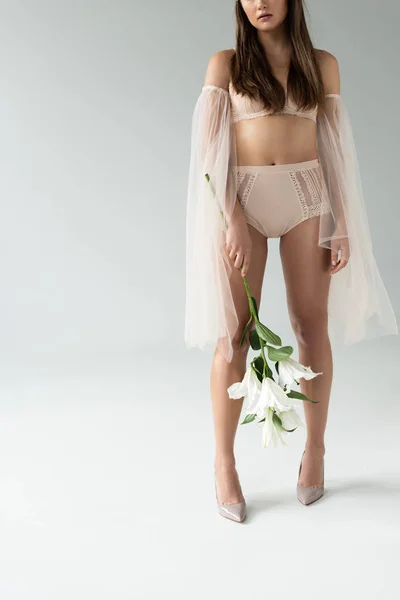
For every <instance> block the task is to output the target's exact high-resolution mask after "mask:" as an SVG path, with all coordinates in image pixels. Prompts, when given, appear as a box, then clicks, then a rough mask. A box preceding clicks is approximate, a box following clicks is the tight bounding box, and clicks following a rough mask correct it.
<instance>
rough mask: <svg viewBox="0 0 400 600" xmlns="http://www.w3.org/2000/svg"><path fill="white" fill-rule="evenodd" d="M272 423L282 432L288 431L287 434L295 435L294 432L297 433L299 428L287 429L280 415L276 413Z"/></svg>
mask: <svg viewBox="0 0 400 600" xmlns="http://www.w3.org/2000/svg"><path fill="white" fill-rule="evenodd" d="M272 421H273V422H274V423H275V425H276V427H278V429H281V430H282V431H286V432H287V433H293V431H296V429H297V427H295V428H294V429H286V428H285V427H284V426H283V425H282V419H281V418H280V417H279V415H277V414H276V412H274V414H273V415H272Z"/></svg>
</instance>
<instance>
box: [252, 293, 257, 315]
mask: <svg viewBox="0 0 400 600" xmlns="http://www.w3.org/2000/svg"><path fill="white" fill-rule="evenodd" d="M251 301H252V303H253V310H254V313H255V315H256V317H257V319H258V308H257V300H256V299H255V298H254V296H251Z"/></svg>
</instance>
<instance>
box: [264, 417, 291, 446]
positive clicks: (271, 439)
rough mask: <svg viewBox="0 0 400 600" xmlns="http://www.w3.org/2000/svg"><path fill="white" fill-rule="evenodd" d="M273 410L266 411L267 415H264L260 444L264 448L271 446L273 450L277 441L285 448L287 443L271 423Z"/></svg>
mask: <svg viewBox="0 0 400 600" xmlns="http://www.w3.org/2000/svg"><path fill="white" fill-rule="evenodd" d="M274 412H275V411H274V410H273V409H272V408H268V409H267V413H266V415H265V422H264V426H263V436H262V443H263V446H264V448H265V447H266V446H273V447H274V448H275V447H276V446H277V442H278V439H279V440H280V441H281V442H282V444H283V445H284V446H287V443H286V442H285V440H284V439H283V437H282V432H281V430H280V429H278V428H277V427H276V425H275V423H274V422H273V416H274Z"/></svg>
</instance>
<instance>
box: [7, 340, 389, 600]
mask: <svg viewBox="0 0 400 600" xmlns="http://www.w3.org/2000/svg"><path fill="white" fill-rule="evenodd" d="M399 358H400V356H399V343H398V339H397V337H394V336H386V337H384V338H381V339H380V340H379V341H378V342H367V343H362V344H359V345H357V346H353V347H352V348H351V349H349V350H348V351H346V352H345V353H343V354H341V355H340V356H337V357H335V379H334V385H333V389H332V397H331V405H330V414H329V424H328V429H327V436H326V460H325V484H326V493H325V496H324V497H323V498H322V499H321V500H319V501H318V502H317V503H315V504H314V505H311V506H308V507H305V506H303V505H301V504H300V503H299V502H298V500H297V498H296V493H295V486H296V479H297V470H298V464H299V461H300V457H301V452H302V448H303V443H304V432H303V431H297V432H296V433H295V434H293V436H292V438H291V440H290V445H289V446H288V447H285V448H282V447H279V448H276V449H274V448H263V447H262V446H261V432H260V430H259V429H257V426H256V425H255V424H250V425H243V426H239V430H238V434H237V442H236V456H237V466H238V472H239V475H240V478H241V483H242V488H243V491H244V493H245V496H246V499H247V503H248V519H247V521H246V522H245V523H233V522H231V521H228V520H226V519H223V518H222V517H220V516H219V515H218V513H217V511H216V507H215V497H214V487H213V430H212V420H211V406H210V399H209V391H208V390H209V388H208V386H209V382H208V375H209V366H210V354H207V353H202V352H200V351H198V350H190V351H185V350H183V351H182V352H178V351H176V352H174V351H172V350H169V351H165V350H163V349H160V350H158V351H157V352H151V353H150V352H149V353H142V354H141V355H140V356H135V355H132V356H126V355H125V356H117V355H114V356H103V357H92V358H91V359H88V358H82V357H81V358H80V359H79V360H78V359H77V358H76V359H75V360H74V361H71V360H70V361H66V360H65V361H60V360H58V359H54V360H50V361H49V360H46V361H42V362H39V361H37V362H36V363H34V362H27V363H26V364H23V363H20V364H19V366H18V367H16V366H15V365H12V364H9V365H7V368H5V367H3V371H2V377H1V381H2V383H1V404H0V406H1V409H0V410H1V413H0V452H1V461H0V553H1V555H0V566H1V569H0V570H1V577H0V597H1V598H2V599H3V600H16V599H18V600H50V599H51V600H64V599H68V600H72V599H74V600H81V599H82V600H86V599H88V598H96V600H103V599H104V600H105V599H107V600H128V599H143V600H150V599H151V600H166V599H168V600H169V599H171V600H181V599H182V600H183V599H185V600H200V599H203V598H206V597H207V598H208V597H210V598H212V599H215V600H217V599H218V600H220V599H221V600H229V599H233V600H236V599H238V600H239V599H243V598H251V599H256V598H272V597H274V598H279V599H281V598H282V599H286V598H288V599H289V598H296V599H298V600H300V599H301V600H302V599H314V598H315V599H317V598H318V600H321V599H330V598H332V599H333V598H335V599H336V598H338V597H339V596H340V597H341V598H344V599H346V600H347V599H348V598H376V599H378V597H379V598H381V597H382V596H383V595H386V597H388V598H395V597H397V595H398V584H397V582H398V577H399V576H398V571H397V569H398V560H399V550H400V469H399V460H400V435H399V416H400V409H399V392H398V381H397V375H398V365H399Z"/></svg>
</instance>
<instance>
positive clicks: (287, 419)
mask: <svg viewBox="0 0 400 600" xmlns="http://www.w3.org/2000/svg"><path fill="white" fill-rule="evenodd" d="M248 412H250V413H252V414H253V413H255V414H257V416H258V417H261V418H265V421H264V425H263V445H264V447H265V446H270V445H272V446H276V444H277V441H278V439H279V440H280V441H281V442H282V444H283V445H286V442H285V440H284V439H283V437H282V434H283V433H284V432H283V431H282V430H281V428H280V427H279V425H278V423H276V422H274V419H273V415H274V412H276V414H277V416H278V417H279V418H280V420H281V421H282V426H283V427H284V428H285V429H293V427H292V424H293V423H294V424H295V427H297V426H298V425H299V424H302V422H301V420H300V417H299V415H298V414H297V412H296V410H295V407H294V406H293V404H292V403H291V402H290V398H288V396H287V394H286V392H285V391H284V390H283V389H282V388H281V387H280V385H278V384H277V383H276V382H275V381H274V380H273V379H271V378H270V377H266V378H265V379H263V381H262V384H261V393H260V395H259V396H258V398H257V400H256V402H254V403H253V405H252V406H250V407H249V408H248ZM285 423H286V425H285ZM287 425H290V427H288V426H287Z"/></svg>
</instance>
